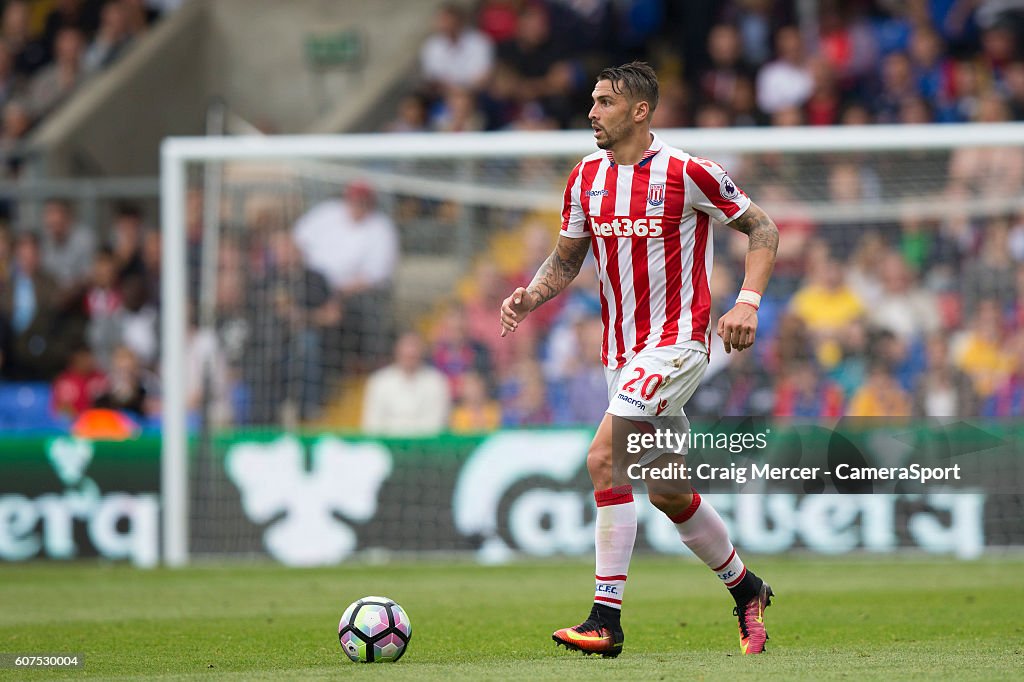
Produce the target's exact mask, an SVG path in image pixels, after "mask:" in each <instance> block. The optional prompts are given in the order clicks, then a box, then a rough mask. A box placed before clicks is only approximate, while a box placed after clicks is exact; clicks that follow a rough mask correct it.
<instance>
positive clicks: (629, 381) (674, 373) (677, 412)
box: [604, 341, 708, 419]
mask: <svg viewBox="0 0 1024 682" xmlns="http://www.w3.org/2000/svg"><path fill="white" fill-rule="evenodd" d="M707 368H708V353H707V351H706V350H705V349H704V344H702V343H701V342H699V341H688V342H685V343H682V344H679V345H676V346H664V347H662V348H651V349H648V350H644V351H641V352H640V353H637V354H636V355H635V356H634V357H633V359H631V360H630V361H629V362H627V363H626V364H625V365H623V366H622V367H620V368H619V369H609V368H607V367H606V368H605V370H604V376H605V380H606V381H607V382H608V409H607V412H608V414H612V415H615V416H618V417H626V418H647V419H650V418H653V417H681V416H685V414H686V413H685V412H684V411H683V407H684V406H685V405H686V402H687V401H688V400H689V399H690V396H692V395H693V392H694V391H696V390H697V386H698V385H700V380H701V379H702V378H703V377H704V372H705V371H707Z"/></svg>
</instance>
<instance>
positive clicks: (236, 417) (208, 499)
mask: <svg viewBox="0 0 1024 682" xmlns="http://www.w3.org/2000/svg"><path fill="white" fill-rule="evenodd" d="M660 135H661V137H662V139H663V140H664V141H665V142H666V143H667V144H670V145H673V146H677V147H680V148H682V149H684V150H686V151H688V152H690V153H692V154H694V155H699V156H702V157H706V158H709V159H713V160H715V161H717V162H718V163H720V164H721V165H722V166H724V167H725V168H726V169H727V170H728V172H729V174H730V176H731V177H732V179H733V180H734V181H735V182H736V184H737V185H738V186H739V187H740V188H742V189H743V190H744V191H745V192H746V193H747V194H748V195H750V197H751V198H752V199H753V200H754V201H756V202H757V203H758V204H759V205H761V206H762V207H763V208H765V209H766V211H767V212H768V214H769V215H771V216H772V217H773V218H774V220H775V221H776V223H777V224H778V225H779V228H780V233H781V247H780V251H779V258H778V262H777V266H776V271H775V275H774V277H773V279H772V283H771V285H770V287H769V291H768V292H766V294H765V299H764V302H763V306H762V310H761V313H760V328H759V337H758V338H759V341H758V347H759V350H758V351H757V353H747V354H743V355H736V354H732V355H731V356H728V357H727V356H725V354H724V353H722V352H721V349H720V348H715V347H713V348H712V363H711V366H710V367H709V370H708V373H707V375H706V377H705V380H704V383H703V386H702V388H701V389H699V390H698V392H697V394H696V395H695V396H694V398H693V400H692V401H691V403H690V405H689V406H688V408H687V411H688V414H690V415H691V416H692V417H695V418H700V417H709V418H710V417H717V416H723V415H724V416H766V417H772V416H780V417H805V418H818V417H828V418H836V417H840V416H852V415H856V416H862V417H871V416H876V415H878V416H911V417H917V418H919V419H922V420H924V419H929V418H938V417H954V418H961V419H962V418H972V417H983V416H993V417H1005V416H1017V417H1019V416H1021V397H1020V395H1019V393H1020V391H1021V388H1020V381H1021V379H1020V376H1021V373H1022V372H1024V368H1022V367H1021V362H1022V361H1021V360H1020V358H1022V357H1024V335H1022V334H1024V315H1022V313H1021V311H1022V305H1024V267H1022V263H1024V194H1022V192H1021V190H1022V189H1024V130H1022V129H1021V128H1020V127H1018V126H1014V125H988V126H969V125H968V126H943V127H932V126H902V127H899V126H893V127H888V126H875V127H864V128H860V127H853V128H828V129H824V128H822V129H807V128H801V129H758V130H745V129H726V130H668V131H663V132H661V133H660ZM593 149H594V147H593V141H592V138H591V136H590V135H589V134H588V133H586V132H566V133H546V132H545V133H527V132H519V133H499V134H466V135H422V136H421V135H359V136H336V137H276V138H255V137H252V138H250V137H245V138H207V139H199V138H182V139H171V140H168V141H167V142H166V143H165V146H164V149H163V162H162V201H163V208H162V220H163V227H164V242H163V248H164V271H163V275H162V277H163V289H162V306H163V309H162V315H163V318H162V323H163V356H162V358H163V359H162V373H163V384H164V446H163V447H164V458H163V488H164V546H165V550H166V551H165V558H166V560H167V561H169V562H170V563H172V564H173V563H181V562H183V561H185V560H186V558H187V557H188V556H190V555H219V556H224V555H255V554H265V553H269V554H271V555H273V556H275V557H277V558H282V559H283V560H287V561H290V562H294V563H318V562H323V561H329V560H331V559H332V557H333V558H334V559H341V558H345V557H346V556H349V555H351V554H352V553H353V552H360V551H374V550H387V551H398V552H404V551H413V552H422V551H451V550H465V551H473V552H480V553H481V556H483V557H485V558H486V557H492V558H494V557H497V558H501V557H502V556H504V554H503V552H505V551H506V550H513V551H527V552H529V553H539V554H545V553H573V552H579V551H584V550H586V549H587V547H588V546H591V545H589V541H588V540H586V538H587V532H586V524H587V520H588V518H590V517H588V514H589V513H590V512H589V511H588V510H587V508H586V507H587V504H586V499H587V498H586V495H584V494H583V493H585V492H586V486H587V480H586V475H585V467H583V466H582V460H579V458H578V457H576V459H573V456H569V457H568V460H567V462H568V463H566V464H565V465H564V466H565V467H568V469H566V470H565V471H560V470H558V469H557V467H556V468H555V469H553V470H548V469H545V468H544V467H547V466H549V464H548V463H538V464H537V466H538V467H539V468H536V469H535V470H533V474H536V475H535V476H534V478H538V477H539V478H541V479H545V478H546V479H547V480H550V479H552V477H553V478H554V479H557V481H558V484H557V486H555V487H556V488H558V489H559V490H561V489H573V490H576V489H578V490H577V492H578V493H579V491H582V493H579V494H577V495H576V497H574V498H573V500H575V501H574V502H573V503H572V504H569V505H568V511H566V512H565V514H567V515H568V516H570V517H571V516H572V515H574V514H575V515H577V516H579V518H578V519H576V518H567V519H563V518H561V517H558V516H557V514H555V515H554V516H552V514H554V512H552V511H551V510H552V509H556V510H557V509H558V506H557V505H554V506H550V505H549V506H545V505H541V506H540V507H539V508H540V509H542V510H544V513H541V512H536V514H538V515H539V516H538V519H539V520H537V519H535V520H534V521H535V522H536V525H537V526H538V527H540V528H542V530H543V529H546V530H544V532H543V533H541V534H540V535H529V534H527V535H523V536H521V537H520V536H516V534H515V533H516V531H515V526H516V524H517V523H520V524H527V525H529V523H531V521H530V518H531V517H529V512H528V506H524V505H519V506H518V507H515V508H516V509H519V510H520V511H519V512H516V513H513V512H512V511H510V508H511V507H514V505H512V503H511V502H510V500H509V494H510V493H509V490H512V491H513V492H514V493H515V494H516V495H521V494H522V493H523V490H525V489H526V488H529V486H528V485H527V482H530V481H533V482H534V483H536V481H534V478H531V477H530V475H526V474H523V475H522V476H520V477H519V478H516V476H518V475H519V474H515V475H513V474H508V475H507V476H506V478H505V479H503V480H504V481H505V484H504V485H505V489H504V492H502V491H499V492H493V491H491V493H490V494H491V496H492V497H494V496H497V499H496V500H493V504H492V506H493V507H494V508H493V509H491V508H487V509H486V510H484V511H483V512H481V513H482V514H483V515H484V516H488V517H489V516H494V517H495V518H494V519H493V520H491V521H481V520H480V518H475V519H474V518H472V516H473V513H472V512H471V511H467V510H472V509H477V506H475V505H477V504H478V503H477V502H476V501H474V495H473V494H472V493H470V492H466V489H465V486H466V485H468V483H466V480H467V477H471V476H472V475H473V471H471V469H472V468H473V467H474V466H475V463H476V462H477V461H478V460H480V458H481V457H486V456H487V452H486V451H487V450H488V448H491V449H494V448H499V449H500V448H504V447H512V446H511V445H509V443H513V442H516V438H527V436H529V437H531V438H536V437H537V435H536V434H535V433H533V432H526V431H521V430H519V431H517V430H515V429H518V428H520V427H533V426H554V427H561V428H560V429H555V430H551V431H549V432H548V433H547V434H546V436H545V438H546V439H547V440H544V438H541V440H540V441H536V442H534V441H529V440H527V441H524V442H523V444H522V447H527V448H533V449H534V451H535V452H537V453H547V454H546V455H544V457H541V459H544V458H545V457H546V458H547V459H548V460H550V459H557V457H558V455H557V447H563V448H566V447H568V448H570V449H572V450H573V451H574V452H575V451H577V450H579V451H581V452H584V453H585V444H586V440H587V437H588V433H589V432H588V430H587V429H592V428H593V425H594V424H595V423H596V419H597V417H599V416H600V411H598V412H597V413H596V414H597V416H596V417H594V416H593V410H591V411H590V412H588V411H587V407H586V405H585V403H586V402H587V401H584V400H581V399H580V398H579V397H578V391H577V389H578V388H579V384H580V382H581V381H582V378H583V377H588V376H589V377H591V378H593V376H595V375H594V374H593V372H591V373H590V374H588V373H587V370H588V369H590V370H593V367H592V366H591V365H592V363H593V360H592V359H591V358H589V355H591V354H590V353H586V352H584V351H585V349H586V348H588V347H589V346H588V342H590V345H592V339H593V336H594V332H593V330H594V326H595V323H599V321H600V305H599V300H598V299H597V290H596V284H595V280H594V278H593V275H592V273H591V270H592V269H593V266H592V264H590V263H588V264H586V265H585V267H584V271H583V273H582V274H581V277H580V283H579V286H578V290H577V288H576V287H574V290H573V291H572V292H570V293H569V294H567V295H566V296H564V297H562V298H563V299H564V300H563V301H559V302H558V303H557V304H554V305H551V306H550V308H549V309H542V312H543V314H538V315H537V316H536V319H535V320H532V321H531V325H528V326H530V330H529V331H527V332H524V333H523V334H520V335H517V337H516V338H514V339H512V340H511V341H504V342H502V341H501V340H499V338H498V335H497V306H498V304H499V303H500V301H501V299H502V298H503V297H504V296H505V295H507V292H508V291H509V290H510V287H511V286H515V285H525V284H526V283H527V282H528V281H529V278H530V276H531V275H532V272H533V271H534V270H535V269H536V267H537V266H538V265H539V264H540V262H542V260H543V259H544V258H545V257H546V256H547V254H548V253H549V252H550V250H551V248H552V246H553V244H554V242H555V239H556V236H557V230H558V225H559V221H560V215H559V213H560V209H561V204H562V192H563V190H564V183H565V179H566V177H567V175H568V173H569V171H570V170H571V169H572V168H573V166H574V165H575V164H576V162H577V161H578V160H579V159H580V158H581V157H582V156H584V155H586V154H588V153H590V152H591V151H593ZM713 235H714V240H713V244H714V263H715V267H714V275H713V277H712V280H711V283H710V288H711V293H712V297H713V300H714V306H715V308H714V309H713V311H712V313H713V319H717V318H716V317H714V315H715V314H721V313H722V312H724V311H725V309H724V308H723V307H722V306H723V305H728V302H729V301H731V300H733V299H734V297H735V294H736V291H737V290H738V288H739V284H740V281H741V280H742V272H743V258H744V255H745V252H746V237H744V236H743V235H740V234H738V233H735V232H734V231H732V230H729V229H727V228H724V227H723V226H715V228H714V230H713ZM408 332H415V333H416V334H418V335H419V336H420V338H421V339H422V341H421V344H420V346H419V348H416V344H415V343H412V344H411V346H412V348H411V349H410V347H409V345H407V346H405V348H406V350H407V352H409V353H412V354H413V355H415V354H416V352H422V354H423V355H424V357H425V359H426V361H427V362H428V363H431V362H432V363H433V364H435V365H437V367H438V369H440V370H441V372H442V373H443V375H444V378H445V384H446V386H447V393H448V396H449V398H448V399H449V400H450V401H451V403H450V405H451V407H450V408H447V409H441V408H440V407H439V406H438V405H436V404H424V405H422V406H419V408H418V409H414V410H413V414H406V413H405V412H403V410H405V411H406V412H407V411H408V407H407V406H406V405H405V404H404V401H403V399H402V398H403V396H401V395H390V396H385V397H384V401H383V405H369V401H368V400H367V397H366V384H367V378H368V376H369V375H370V374H371V373H372V372H374V371H375V370H378V369H380V368H381V367H383V366H384V365H387V364H388V363H390V362H392V360H393V358H394V356H395V353H396V342H397V340H398V339H399V338H400V337H401V338H407V337H406V334H407V333H408ZM402 347H403V346H402V345H401V344H398V349H397V351H398V352H399V353H401V352H402V351H401V348H402ZM581 349H582V350H581ZM583 356H586V359H581V358H582V357H583ZM588 390H590V389H588ZM594 390H596V391H597V393H598V394H599V395H600V394H601V389H594ZM591 392H594V391H593V390H592V391H591ZM591 402H592V401H591ZM364 408H366V410H364ZM371 409H372V410H374V411H375V412H374V414H368V413H367V410H371ZM487 410H492V413H487ZM434 412H437V413H438V414H440V417H439V418H440V419H442V422H440V425H439V426H436V428H435V427H431V426H430V425H429V423H428V422H429V419H427V417H426V416H425V415H427V414H428V413H434ZM456 413H457V414H458V415H459V417H456ZM481 414H484V415H485V416H484V417H481V416H480V415H481ZM487 414H490V416H486V415H487ZM374 415H376V416H374ZM446 415H450V416H446ZM460 419H463V420H464V421H460ZM403 420H405V421H403ZM425 423H427V426H426V427H424V426H423V424H425ZM395 424H398V426H395ZM402 424H405V425H406V426H408V428H409V429H411V430H410V431H407V432H406V433H407V435H415V434H416V433H417V432H416V429H423V428H427V433H429V434H431V436H430V437H427V438H411V439H403V438H399V439H397V440H396V439H394V438H384V439H380V438H376V436H377V435H378V432H381V433H383V432H388V431H389V429H397V430H391V431H390V433H399V432H400V428H401V426H402ZM502 426H504V427H508V428H509V429H513V430H511V431H502V432H501V433H498V434H497V436H500V437H501V438H490V439H489V438H487V437H486V436H487V434H495V433H496V432H497V431H498V428H499V427H502ZM452 429H454V431H456V432H462V433H465V432H469V433H470V435H458V433H454V434H453V433H452V432H451V431H452ZM439 432H443V434H444V435H436V434H437V433H439ZM1018 436H1019V434H1018ZM502 439H504V440H502ZM559 439H562V440H559ZM499 440H500V441H501V442H502V443H505V445H502V444H501V443H498V441H499ZM567 443H569V444H571V445H567ZM553 448H554V449H553ZM538 456H539V455H538ZM503 466H504V465H503ZM551 466H554V465H551ZM499 468H500V467H499ZM499 473H500V472H499ZM527 473H529V472H527ZM497 475H499V474H495V476H497ZM492 479H493V477H492V478H491V479H488V478H487V477H486V476H484V477H483V478H482V479H480V480H483V481H485V482H488V481H490V483H488V485H489V484H492V483H493V480H492ZM495 485H497V484H495ZM516 486H518V488H517V487H516ZM541 488H543V485H542V486H541ZM538 490H540V488H538ZM532 492H533V493H536V492H537V490H533V491H532ZM480 494H481V495H485V494H487V493H486V491H481V492H480ZM581 500H582V501H581ZM740 502H742V504H748V503H749V501H745V500H739V502H737V504H739V503H740ZM723 504H725V505H726V506H728V505H729V504H731V503H723ZM794 504H798V502H794ZM936 504H937V505H938V506H936V507H935V509H934V510H933V511H934V513H935V514H936V515H937V516H936V518H940V517H941V518H942V519H945V520H946V522H947V524H948V523H949V518H950V515H953V516H955V515H956V514H957V513H963V514H967V513H968V512H966V511H961V512H956V511H951V510H950V508H948V507H947V508H941V507H942V504H943V503H940V502H936ZM984 504H986V505H987V506H986V507H985V510H986V511H985V512H984V514H983V516H982V517H980V518H981V521H980V523H982V526H983V528H982V530H983V531H985V533H984V537H985V540H984V542H986V543H988V544H997V545H1005V544H1019V543H1020V542H1021V537H1020V536H1019V534H1017V535H1015V534H1013V533H1012V532H1011V531H1010V530H1008V529H1007V526H1006V523H1004V522H1007V523H1009V522H1012V521H1014V520H1016V523H1017V525H1018V526H1019V525H1020V524H1019V522H1020V519H1021V508H1020V502H1019V499H1018V498H1013V497H1012V496H1007V497H1005V498H1000V499H999V500H995V501H993V500H988V501H987V502H985V503H984ZM574 505H575V506H574ZM993 505H995V507H993ZM999 505H1002V506H999ZM576 506H579V507H580V509H579V510H576ZM740 506H742V505H740ZM737 508H738V507H737ZM993 508H996V509H997V510H998V511H996V512H991V511H990V510H991V509H993ZM523 509H527V511H523ZM737 513H738V512H737ZM864 513H865V514H866V513H867V512H864ZM516 514H518V516H517V515H516ZM545 514H547V515H548V516H544V515H545ZM908 514H910V512H907V513H903V512H901V513H900V514H897V516H899V517H900V518H901V519H904V520H906V519H907V518H909V516H908ZM992 514H995V515H996V517H995V518H994V517H993V516H992ZM1015 515H1016V516H1015ZM541 517H544V518H541ZM524 519H525V520H524ZM563 521H564V522H565V523H567V524H570V525H572V528H573V531H572V532H569V531H566V532H565V533H563V534H561V535H559V533H558V532H556V531H557V530H558V528H557V527H558V525H559V524H560V523H562V522H563ZM651 523H652V524H654V523H655V522H654V520H653V519H652V521H651ZM965 523H966V522H965ZM905 525H906V524H905ZM552 526H554V527H555V530H554V531H553V530H551V528H552ZM950 528H952V526H950ZM580 529H582V530H580ZM955 530H957V529H954V530H949V532H950V533H951V534H955V532H954V531H955ZM959 530H960V531H962V528H961V529H959ZM651 533H652V534H654V535H656V531H653V530H652V531H651ZM865 533H866V531H865ZM908 533H909V531H908V530H907V527H903V528H899V529H896V530H895V531H894V537H895V540H894V542H895V545H894V546H903V545H905V544H908V543H909V544H913V540H912V539H910V540H908V539H907V538H908V537H909V535H908ZM654 535H652V537H653V536H654ZM524 538H525V539H524ZM531 538H532V539H531ZM581 538H583V539H582V540H581ZM794 542H796V545H797V546H799V545H800V543H801V540H800V539H799V538H797V539H796V540H795V541H794ZM531 543H532V544H531ZM545 543H547V544H545ZM648 543H649V546H651V547H654V548H655V549H658V548H659V546H658V544H657V541H655V540H649V541H648ZM808 543H809V541H806V540H805V541H804V544H805V545H807V544H808ZM865 543H866V541H865ZM641 544H643V541H641ZM918 544H920V543H918ZM859 546H862V547H866V546H867V544H862V545H859ZM921 546H923V545H921ZM332 548H333V549H332ZM495 548H497V549H495ZM332 551H333V554H332V553H331V552H332ZM766 551H767V550H766ZM823 551H824V550H823ZM966 553H967V554H970V551H968V552H966Z"/></svg>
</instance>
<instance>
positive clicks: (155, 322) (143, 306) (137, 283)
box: [118, 275, 160, 367]
mask: <svg viewBox="0 0 1024 682" xmlns="http://www.w3.org/2000/svg"><path fill="white" fill-rule="evenodd" d="M118 286H119V287H120V290H121V316H120V327H121V340H122V341H123V343H124V345H126V346H128V348H130V349H131V350H132V352H133V353H135V355H137V356H138V357H139V360H141V361H142V363H143V364H144V365H146V366H150V367H151V366H153V365H155V364H156V361H157V360H158V359H159V358H158V357H157V350H158V347H159V340H158V338H157V330H158V328H159V321H160V313H159V311H158V310H157V308H156V306H154V305H152V304H150V302H149V299H148V296H147V291H146V280H145V279H144V278H143V276H142V275H129V276H128V277H126V278H124V279H123V280H121V282H120V284H119V285H118Z"/></svg>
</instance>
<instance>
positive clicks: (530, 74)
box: [498, 4, 590, 126]
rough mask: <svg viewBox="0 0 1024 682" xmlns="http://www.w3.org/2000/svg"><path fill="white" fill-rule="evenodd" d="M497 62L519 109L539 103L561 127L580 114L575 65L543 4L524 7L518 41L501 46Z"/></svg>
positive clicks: (517, 35) (509, 92)
mask: <svg viewBox="0 0 1024 682" xmlns="http://www.w3.org/2000/svg"><path fill="white" fill-rule="evenodd" d="M498 65H499V69H501V70H502V71H503V73H504V76H503V77H504V78H505V79H507V81H508V83H509V86H508V93H507V94H508V95H509V96H511V97H513V98H514V99H515V100H516V102H517V103H518V104H519V108H523V107H527V105H529V104H531V103H535V104H538V105H540V107H541V108H542V109H543V110H544V112H545V114H546V115H547V116H550V117H553V118H554V119H556V120H557V121H558V122H559V124H560V125H562V126H565V125H567V124H568V122H569V121H570V119H571V118H572V117H573V116H575V115H577V113H578V112H577V110H578V109H579V107H578V105H577V102H576V100H574V99H573V96H574V94H575V93H576V83H577V80H578V74H577V70H576V66H575V65H574V64H573V62H572V61H570V59H569V54H568V52H567V50H566V49H565V42H564V41H563V40H562V39H561V38H556V37H555V36H554V35H552V32H551V21H550V17H549V16H548V11H547V10H546V9H545V8H544V7H543V6H541V5H537V4H531V5H527V6H526V7H525V8H524V9H523V11H522V13H521V14H520V15H519V24H518V32H517V33H516V38H515V40H511V41H509V42H507V43H505V44H503V45H500V46H499V47H498ZM587 87H588V88H589V87H590V83H587ZM516 117H518V115H517V116H516Z"/></svg>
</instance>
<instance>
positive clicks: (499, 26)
mask: <svg viewBox="0 0 1024 682" xmlns="http://www.w3.org/2000/svg"><path fill="white" fill-rule="evenodd" d="M520 4H522V3H521V2H520V0H483V2H482V3H480V10H479V11H478V12H477V21H476V23H477V25H478V26H479V27H480V30H481V31H483V32H484V33H485V34H487V36H488V37H490V39H491V40H492V41H493V42H494V43H495V44H496V45H497V44H501V43H504V42H506V41H508V40H511V39H512V38H515V36H516V29H517V28H518V25H519V12H518V5H520Z"/></svg>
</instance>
